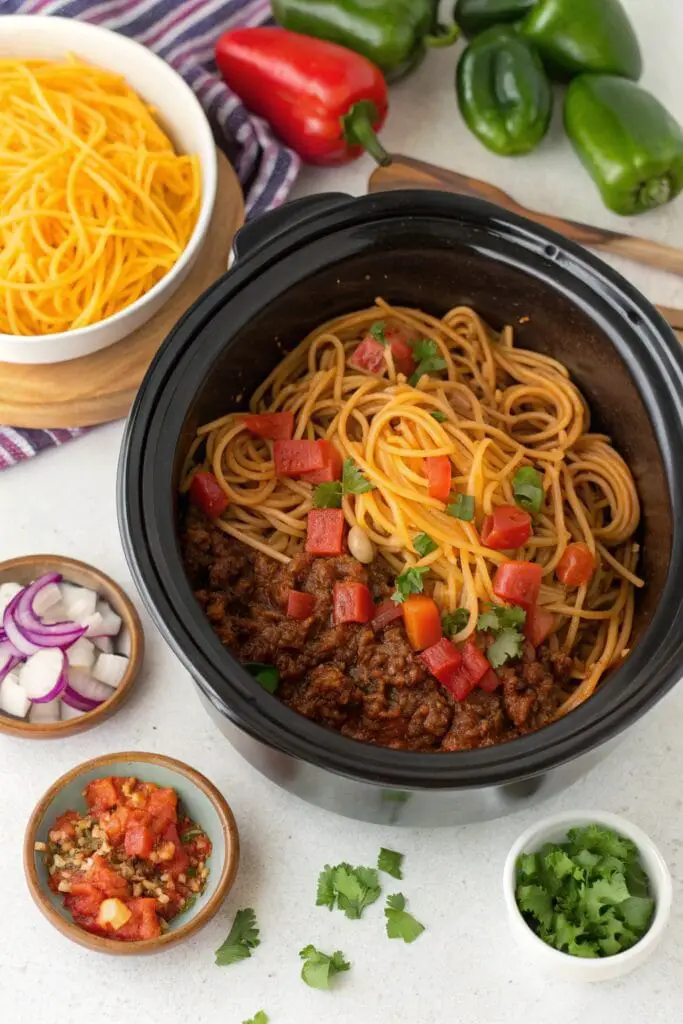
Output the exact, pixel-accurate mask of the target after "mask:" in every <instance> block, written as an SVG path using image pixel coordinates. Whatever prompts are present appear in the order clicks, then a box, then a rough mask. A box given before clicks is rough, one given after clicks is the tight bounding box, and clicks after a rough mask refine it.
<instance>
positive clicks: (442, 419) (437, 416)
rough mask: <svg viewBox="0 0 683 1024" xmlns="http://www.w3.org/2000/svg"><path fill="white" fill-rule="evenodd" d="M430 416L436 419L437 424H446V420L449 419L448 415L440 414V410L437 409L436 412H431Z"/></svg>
mask: <svg viewBox="0 0 683 1024" xmlns="http://www.w3.org/2000/svg"><path fill="white" fill-rule="evenodd" d="M429 415H430V416H431V417H432V419H435V420H436V422H437V423H445V422H446V420H447V419H448V416H447V415H446V413H445V412H439V410H438V409H435V410H434V412H430V414H429Z"/></svg>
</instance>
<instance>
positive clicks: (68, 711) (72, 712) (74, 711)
mask: <svg viewBox="0 0 683 1024" xmlns="http://www.w3.org/2000/svg"><path fill="white" fill-rule="evenodd" d="M61 705H62V707H61V713H62V721H63V722H68V721H69V719H71V718H80V717H81V715H84V714H85V712H84V711H79V710H78V708H72V707H69V705H68V704H65V703H64V701H61Z"/></svg>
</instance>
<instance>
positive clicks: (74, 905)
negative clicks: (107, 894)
mask: <svg viewBox="0 0 683 1024" xmlns="http://www.w3.org/2000/svg"><path fill="white" fill-rule="evenodd" d="M103 899H104V895H103V893H102V892H101V890H100V889H98V888H97V886H95V885H93V884H92V882H79V881H72V882H71V892H70V893H68V894H67V895H66V896H65V897H64V906H65V907H66V908H67V910H70V911H71V913H72V914H73V915H74V917H76V916H78V917H97V911H98V910H99V909H100V903H101V902H102V900H103Z"/></svg>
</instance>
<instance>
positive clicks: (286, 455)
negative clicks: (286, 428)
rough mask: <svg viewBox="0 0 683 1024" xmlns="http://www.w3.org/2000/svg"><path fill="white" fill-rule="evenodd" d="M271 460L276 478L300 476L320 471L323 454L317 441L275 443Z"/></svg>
mask: <svg viewBox="0 0 683 1024" xmlns="http://www.w3.org/2000/svg"><path fill="white" fill-rule="evenodd" d="M273 460H274V462H275V472H276V474H277V475H278V476H301V475H302V473H311V472H313V470H316V469H322V468H323V466H324V465H325V454H324V452H323V449H322V448H321V447H320V445H319V444H318V442H317V441H276V442H275V444H274V445H273Z"/></svg>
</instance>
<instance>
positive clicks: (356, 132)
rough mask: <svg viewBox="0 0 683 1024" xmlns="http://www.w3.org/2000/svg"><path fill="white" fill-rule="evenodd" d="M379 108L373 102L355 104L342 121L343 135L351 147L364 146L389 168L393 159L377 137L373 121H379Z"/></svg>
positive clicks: (365, 101) (381, 164)
mask: <svg viewBox="0 0 683 1024" xmlns="http://www.w3.org/2000/svg"><path fill="white" fill-rule="evenodd" d="M378 116H379V115H378V111H377V107H376V106H375V104H374V103H372V101H371V100H361V101H360V102H359V103H354V105H353V106H352V107H351V109H350V110H349V111H348V113H347V114H344V116H343V117H342V119H341V124H342V133H343V135H344V138H345V139H346V141H347V142H348V143H349V145H351V146H363V148H364V149H366V150H367V152H368V153H369V154H370V156H371V157H372V158H373V159H374V160H376V161H377V163H378V164H379V165H380V166H381V167H388V166H389V164H390V163H391V157H390V156H389V154H388V153H387V151H386V149H385V148H384V146H383V145H382V143H381V142H380V141H379V139H378V138H377V136H376V135H375V129H374V128H373V127H372V123H373V121H377V120H378Z"/></svg>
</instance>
